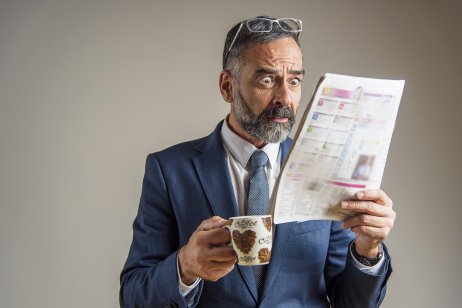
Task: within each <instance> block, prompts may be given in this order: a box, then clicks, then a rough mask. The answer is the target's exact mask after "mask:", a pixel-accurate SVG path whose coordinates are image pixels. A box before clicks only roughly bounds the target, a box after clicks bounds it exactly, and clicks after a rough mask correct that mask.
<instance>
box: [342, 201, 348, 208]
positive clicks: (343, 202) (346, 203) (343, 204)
mask: <svg viewBox="0 0 462 308" xmlns="http://www.w3.org/2000/svg"><path fill="white" fill-rule="evenodd" d="M340 206H341V207H342V208H346V207H348V202H346V201H342V202H341V203H340Z"/></svg>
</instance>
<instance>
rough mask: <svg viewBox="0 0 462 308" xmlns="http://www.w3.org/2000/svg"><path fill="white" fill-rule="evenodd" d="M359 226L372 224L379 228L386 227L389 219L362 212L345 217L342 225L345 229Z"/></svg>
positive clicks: (371, 225)
mask: <svg viewBox="0 0 462 308" xmlns="http://www.w3.org/2000/svg"><path fill="white" fill-rule="evenodd" d="M357 226H370V227H378V228H380V227H385V226H387V219H385V218H382V217H378V216H372V215H367V214H361V215H356V216H353V217H349V218H347V219H345V221H344V222H343V224H342V227H343V228H345V229H348V228H354V227H357Z"/></svg>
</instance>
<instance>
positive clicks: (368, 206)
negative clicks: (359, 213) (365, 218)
mask: <svg viewBox="0 0 462 308" xmlns="http://www.w3.org/2000/svg"><path fill="white" fill-rule="evenodd" d="M374 208H375V203H374V202H372V201H368V202H367V209H368V210H370V211H373V210H374Z"/></svg>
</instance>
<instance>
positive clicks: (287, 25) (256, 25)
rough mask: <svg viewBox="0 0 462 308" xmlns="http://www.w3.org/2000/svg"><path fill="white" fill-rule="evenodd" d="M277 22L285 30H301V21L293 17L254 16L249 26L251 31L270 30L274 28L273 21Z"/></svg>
mask: <svg viewBox="0 0 462 308" xmlns="http://www.w3.org/2000/svg"><path fill="white" fill-rule="evenodd" d="M275 22H276V23H277V24H278V25H279V27H280V28H281V29H282V30H283V31H287V32H299V31H301V30H302V29H301V23H300V22H299V21H297V20H295V19H292V18H281V19H278V20H271V19H266V18H254V19H251V20H248V21H247V27H248V28H249V30H250V31H255V32H270V31H271V30H272V29H273V23H275Z"/></svg>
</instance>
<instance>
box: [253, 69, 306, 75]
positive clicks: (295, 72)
mask: <svg viewBox="0 0 462 308" xmlns="http://www.w3.org/2000/svg"><path fill="white" fill-rule="evenodd" d="M278 72H280V70H278V69H272V68H265V67H262V68H259V69H257V70H256V71H255V74H257V75H260V74H276V73H278ZM289 74H291V75H303V76H305V70H304V69H303V68H302V69H301V70H290V71H289Z"/></svg>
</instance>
